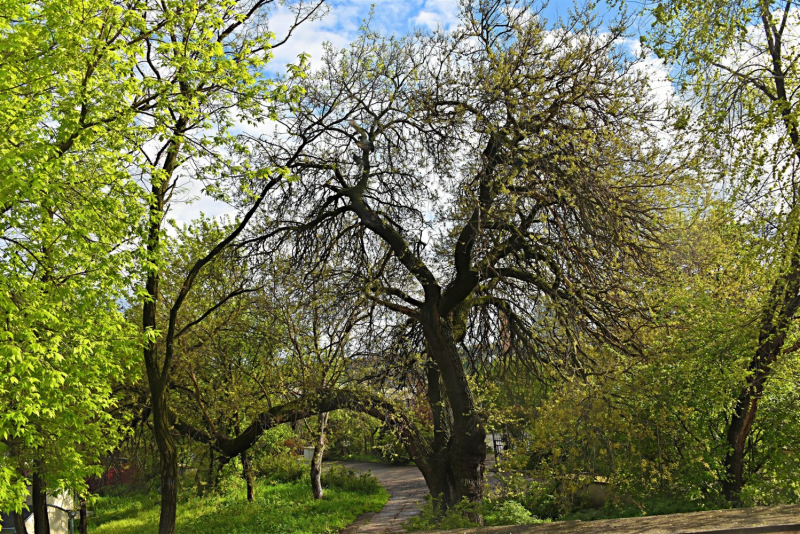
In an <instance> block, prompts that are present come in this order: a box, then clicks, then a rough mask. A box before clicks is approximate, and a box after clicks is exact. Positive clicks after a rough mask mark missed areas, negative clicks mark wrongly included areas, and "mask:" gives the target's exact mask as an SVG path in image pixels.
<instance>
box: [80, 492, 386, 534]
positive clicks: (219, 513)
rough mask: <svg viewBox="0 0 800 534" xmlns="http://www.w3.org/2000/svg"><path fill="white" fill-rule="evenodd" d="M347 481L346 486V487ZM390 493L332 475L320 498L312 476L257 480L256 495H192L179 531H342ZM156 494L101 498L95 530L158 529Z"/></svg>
mask: <svg viewBox="0 0 800 534" xmlns="http://www.w3.org/2000/svg"><path fill="white" fill-rule="evenodd" d="M342 486H344V487H342ZM388 498H389V495H388V494H387V493H386V490H384V489H383V488H381V487H380V486H378V485H377V483H375V484H363V483H362V484H359V483H350V484H342V483H341V481H332V483H331V485H330V487H328V488H327V489H326V491H325V498H324V499H322V500H321V501H315V500H314V499H313V496H312V494H311V488H310V486H309V484H308V482H307V480H304V481H294V482H286V483H270V482H264V483H259V484H257V487H256V497H255V501H254V502H252V503H248V502H247V499H246V497H245V495H244V492H243V491H236V492H227V493H225V494H222V495H220V494H212V495H209V496H205V497H190V498H187V499H182V500H181V502H179V503H178V517H177V525H176V532H177V533H178V534H181V533H186V534H263V533H267V532H268V533H270V534H283V533H286V534H290V533H291V534H295V533H297V534H301V533H303V534H318V533H319V534H322V533H334V532H339V530H341V529H342V528H344V527H346V526H347V525H349V524H350V523H352V522H353V520H354V519H355V518H356V517H358V516H359V515H360V514H362V513H364V512H377V511H379V510H380V509H381V508H382V507H383V505H384V504H385V503H386V501H387V499H388ZM158 501H159V497H158V495H156V494H147V495H142V494H139V495H127V496H124V495H123V496H108V497H100V498H98V500H97V502H96V504H95V506H94V509H95V512H96V515H95V516H94V517H92V518H91V520H90V524H89V532H91V533H93V534H150V533H152V534H156V532H157V531H158V514H159V507H158Z"/></svg>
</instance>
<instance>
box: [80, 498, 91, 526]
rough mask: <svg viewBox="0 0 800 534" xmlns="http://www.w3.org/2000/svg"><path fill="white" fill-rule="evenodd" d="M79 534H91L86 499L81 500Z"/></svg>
mask: <svg viewBox="0 0 800 534" xmlns="http://www.w3.org/2000/svg"><path fill="white" fill-rule="evenodd" d="M78 532H80V534H89V513H88V511H87V510H86V499H81V500H80V516H79V520H78Z"/></svg>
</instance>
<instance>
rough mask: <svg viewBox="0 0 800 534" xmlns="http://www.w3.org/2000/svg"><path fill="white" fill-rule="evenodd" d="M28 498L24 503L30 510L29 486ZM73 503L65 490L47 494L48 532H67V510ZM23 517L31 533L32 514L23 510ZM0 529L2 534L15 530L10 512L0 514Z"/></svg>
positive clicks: (26, 527)
mask: <svg viewBox="0 0 800 534" xmlns="http://www.w3.org/2000/svg"><path fill="white" fill-rule="evenodd" d="M28 492H29V495H28V499H27V502H26V504H27V505H28V509H29V510H30V509H31V507H32V506H33V501H32V499H31V496H30V486H28ZM73 505H74V503H73V500H72V496H71V495H70V494H69V493H67V492H62V493H60V494H56V495H48V496H47V515H48V518H49V519H50V534H69V514H68V513H67V510H73V509H74V507H73ZM23 517H25V530H27V532H28V534H33V526H34V523H33V514H32V513H30V512H29V511H26V512H23ZM0 527H1V528H0V530H2V532H3V534H6V533H10V532H15V530H14V518H13V516H12V515H10V514H2V516H0Z"/></svg>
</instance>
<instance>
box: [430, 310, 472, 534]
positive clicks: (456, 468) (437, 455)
mask: <svg viewBox="0 0 800 534" xmlns="http://www.w3.org/2000/svg"><path fill="white" fill-rule="evenodd" d="M426 319H428V320H427V321H425V323H423V330H424V333H425V339H426V344H427V350H428V355H429V357H430V359H431V360H432V361H431V362H430V364H429V366H428V401H429V403H430V406H431V410H432V413H433V426H434V439H433V444H432V447H430V449H429V450H430V453H431V457H430V458H429V459H427V460H426V461H423V462H421V464H422V465H421V466H420V469H421V470H423V475H424V476H425V480H426V482H427V484H428V488H429V490H430V492H431V495H432V496H433V498H434V502H435V503H436V506H437V507H438V509H439V510H440V511H442V512H443V511H445V510H447V509H451V508H453V507H454V506H455V505H456V504H458V503H459V502H461V501H462V500H466V501H468V502H470V503H473V504H474V505H475V507H476V508H475V509H474V511H470V512H468V516H469V517H470V519H471V520H473V521H476V522H479V523H480V522H482V517H481V515H480V512H479V510H478V507H479V506H480V503H481V501H482V499H483V470H484V462H485V460H486V444H485V443H486V430H485V428H484V426H483V421H482V420H481V419H480V417H479V416H478V414H477V411H476V406H475V401H474V398H473V396H472V391H471V389H470V387H469V383H468V381H467V375H466V372H465V371H464V366H463V363H462V361H461V357H460V355H459V353H458V348H457V346H456V341H455V337H454V335H453V326H452V322H451V321H450V320H449V319H445V318H441V317H437V316H436V315H435V313H434V314H432V315H430V316H428V317H426ZM425 471H427V472H425Z"/></svg>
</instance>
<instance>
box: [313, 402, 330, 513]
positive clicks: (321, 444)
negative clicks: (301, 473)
mask: <svg viewBox="0 0 800 534" xmlns="http://www.w3.org/2000/svg"><path fill="white" fill-rule="evenodd" d="M327 425H328V412H324V413H321V414H319V435H318V437H317V442H316V443H315V444H314V455H313V456H312V457H311V492H312V493H313V494H314V499H317V500H319V499H321V498H322V495H323V490H322V455H323V453H324V452H325V427H326V426H327Z"/></svg>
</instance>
